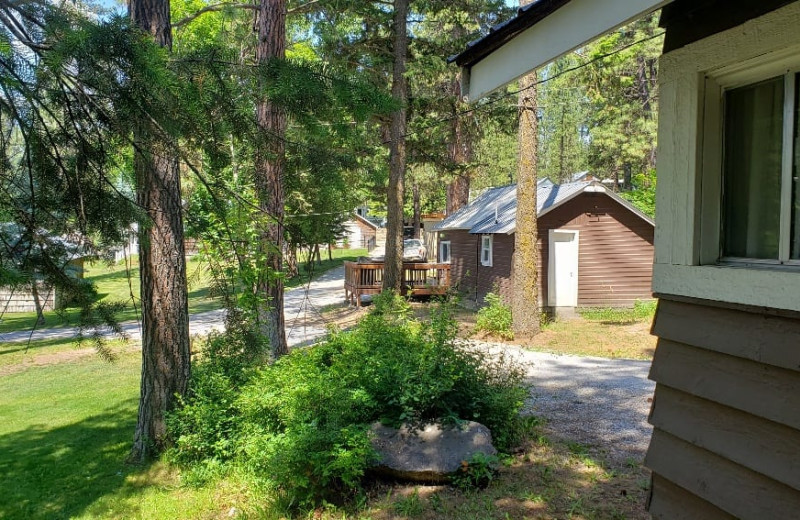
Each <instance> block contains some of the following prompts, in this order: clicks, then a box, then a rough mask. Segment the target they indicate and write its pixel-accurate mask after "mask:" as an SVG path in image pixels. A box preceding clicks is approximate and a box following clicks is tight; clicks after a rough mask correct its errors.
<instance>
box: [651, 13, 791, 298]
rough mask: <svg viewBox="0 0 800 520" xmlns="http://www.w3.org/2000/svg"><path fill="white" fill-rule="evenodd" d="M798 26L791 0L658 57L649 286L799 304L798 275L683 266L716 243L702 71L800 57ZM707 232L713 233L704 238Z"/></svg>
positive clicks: (712, 149)
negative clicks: (653, 249) (652, 258)
mask: <svg viewBox="0 0 800 520" xmlns="http://www.w3.org/2000/svg"><path fill="white" fill-rule="evenodd" d="M798 27H800V3H798V2H795V3H792V4H790V5H787V6H785V7H783V8H781V9H778V10H776V11H773V12H771V13H769V14H767V15H764V16H762V17H759V18H756V19H753V20H750V21H749V22H747V23H744V24H742V25H740V26H737V27H735V28H733V29H729V30H727V31H724V32H721V33H718V34H715V35H713V36H710V37H708V38H705V39H703V40H700V41H697V42H695V43H692V44H689V45H687V46H685V47H682V48H680V49H677V50H675V51H672V52H670V53H668V54H665V55H663V56H662V57H661V59H660V62H659V128H658V135H659V142H658V147H659V149H658V190H657V194H656V208H658V209H657V211H658V215H657V219H656V235H655V237H656V239H655V242H656V256H655V266H654V269H653V291H654V292H656V293H663V294H682V295H687V296H692V297H696V298H707V299H710V300H720V301H728V302H734V303H741V304H746V305H747V304H750V305H766V306H770V307H776V308H782V309H790V310H800V298H797V297H796V296H795V295H797V294H799V292H798V291H800V276H798V275H787V274H786V273H782V272H777V271H768V270H760V271H757V270H754V269H734V268H724V269H722V270H720V268H717V267H716V266H703V267H702V268H701V269H682V268H681V267H682V266H698V265H700V263H701V256H704V257H705V259H706V260H707V259H708V254H705V255H703V248H705V249H706V250H708V249H711V250H715V249H716V248H717V247H718V243H717V242H716V240H713V239H714V234H713V232H712V230H714V229H716V228H718V226H719V224H718V219H719V214H718V204H716V205H715V204H713V203H712V202H713V201H714V200H717V199H718V197H719V188H718V186H719V179H718V173H716V174H715V173H714V172H712V171H709V170H710V169H712V168H714V167H718V162H717V163H715V161H713V160H712V158H713V157H714V155H715V154H716V155H718V154H719V151H718V150H716V146H715V145H714V143H715V142H717V141H718V140H717V139H716V137H715V136H714V135H708V136H706V135H704V134H703V132H702V130H703V125H704V116H705V115H706V112H707V111H706V106H705V103H704V100H705V88H706V81H705V79H704V78H705V77H706V76H725V75H726V74H732V73H736V72H740V71H743V70H747V69H748V67H749V68H754V67H756V66H761V64H762V63H765V62H769V61H775V62H777V63H780V62H785V61H786V60H787V57H792V56H794V57H798V56H800V31H798V30H797V28H798ZM753 60H756V61H753ZM710 109H716V107H710ZM704 144H705V145H708V146H707V147H706V148H704ZM704 166H705V167H706V171H704V169H703V168H704ZM701 196H705V199H703V200H701V198H702V197H701ZM702 202H705V203H704V204H703V203H702ZM709 208H710V209H709ZM704 234H705V235H706V237H708V236H709V235H710V236H711V239H708V238H707V239H706V242H705V243H703V242H702V240H703V235H704ZM745 287H746V288H747V289H746V290H742V288H745Z"/></svg>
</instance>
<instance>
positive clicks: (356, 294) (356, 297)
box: [344, 262, 450, 307]
mask: <svg viewBox="0 0 800 520" xmlns="http://www.w3.org/2000/svg"><path fill="white" fill-rule="evenodd" d="M382 284H383V262H370V263H359V262H345V263H344V295H345V298H346V299H347V301H349V302H350V304H352V305H355V306H357V307H360V306H361V296H363V295H365V294H379V293H380V292H381V289H382ZM449 288H450V264H430V263H422V262H403V294H412V295H414V296H423V295H433V294H445V293H446V292H447V290H448V289H449Z"/></svg>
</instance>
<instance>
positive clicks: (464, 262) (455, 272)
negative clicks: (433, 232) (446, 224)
mask: <svg viewBox="0 0 800 520" xmlns="http://www.w3.org/2000/svg"><path fill="white" fill-rule="evenodd" d="M439 240H440V241H442V240H445V241H446V240H449V241H450V283H451V284H452V286H453V287H455V288H456V290H457V291H458V292H459V294H461V297H462V298H464V299H465V300H467V301H472V302H474V301H476V290H477V282H476V280H477V276H478V246H479V243H480V236H478V235H470V234H469V232H468V231H445V232H444V233H439Z"/></svg>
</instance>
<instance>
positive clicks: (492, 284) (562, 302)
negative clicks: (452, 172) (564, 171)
mask: <svg viewBox="0 0 800 520" xmlns="http://www.w3.org/2000/svg"><path fill="white" fill-rule="evenodd" d="M537 200H538V206H539V207H538V228H539V239H538V246H539V283H540V286H539V295H540V300H541V303H542V305H543V306H545V307H550V308H554V309H559V308H572V307H608V306H631V305H633V304H634V302H636V300H641V299H651V298H652V292H651V289H650V284H651V279H652V274H653V231H654V224H653V220H652V219H650V218H649V217H648V216H647V215H645V214H644V213H642V212H641V211H639V210H638V209H637V208H635V207H634V206H633V205H631V204H630V203H629V202H628V201H626V200H624V199H622V198H621V197H619V196H618V195H617V194H615V193H613V192H611V191H609V190H608V189H607V188H605V187H604V186H603V185H602V184H600V183H597V182H574V183H567V184H560V185H553V184H552V183H542V184H540V185H539V188H538V190H537ZM516 209H517V200H516V186H514V185H512V186H504V187H501V188H491V189H489V190H487V191H485V192H484V193H482V194H481V195H480V196H479V197H477V198H476V199H475V200H474V201H473V202H472V203H470V204H469V205H467V206H466V207H464V208H462V209H461V210H459V211H458V212H456V213H454V214H452V215H450V216H449V217H448V218H446V219H445V220H444V221H442V222H441V223H439V224H438V225H437V226H436V228H435V229H436V230H438V232H439V244H440V246H439V261H440V262H444V261H449V262H450V270H451V272H450V276H451V280H452V283H453V284H454V285H455V286H457V288H458V290H459V292H460V293H461V294H462V295H463V297H464V298H465V299H467V300H468V301H470V302H474V303H475V304H477V305H481V304H482V303H483V300H484V298H485V296H486V293H488V292H490V291H495V290H497V291H498V292H499V294H500V295H501V297H502V298H503V300H504V301H506V303H509V304H510V303H511V298H512V294H513V284H514V273H513V268H512V266H513V264H514V262H513V256H514V233H515V227H516V225H515V223H516V220H515V219H516Z"/></svg>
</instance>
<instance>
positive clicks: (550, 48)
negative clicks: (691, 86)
mask: <svg viewBox="0 0 800 520" xmlns="http://www.w3.org/2000/svg"><path fill="white" fill-rule="evenodd" d="M671 1H672V0H539V1H538V2H536V3H534V4H532V5H530V6H528V8H527V9H525V10H520V14H519V15H518V16H517V17H516V18H513V19H512V20H509V21H508V22H505V23H504V24H500V25H499V26H497V27H496V28H495V30H494V32H491V33H490V34H489V35H488V36H486V37H484V38H481V39H480V40H477V41H476V42H474V43H472V44H471V45H470V47H469V48H467V49H466V50H465V51H464V52H462V53H461V54H459V55H457V56H455V57H454V58H453V61H455V62H456V63H457V64H458V65H459V66H461V69H462V70H461V83H462V85H461V92H462V94H463V95H464V96H465V97H466V98H467V99H468V100H469V101H477V100H478V99H480V98H482V97H484V96H486V95H488V94H490V93H491V92H493V91H495V90H497V89H499V88H501V87H503V86H505V85H507V84H509V83H511V82H512V81H514V80H516V79H518V78H520V77H522V76H524V75H526V74H528V73H529V72H531V71H533V70H536V69H538V68H540V67H542V66H544V65H546V64H548V63H550V62H552V61H553V60H555V59H557V58H559V57H561V56H563V55H564V54H566V53H568V52H570V51H573V50H574V49H577V48H578V47H580V46H582V45H585V44H586V43H588V42H590V41H592V40H594V39H595V38H597V37H599V36H601V35H603V34H605V33H607V32H609V31H612V30H614V29H616V28H618V27H620V26H622V25H624V24H626V23H628V22H630V21H632V20H635V19H637V18H640V17H641V16H643V15H645V14H647V13H650V12H652V11H655V10H656V9H659V8H661V7H662V6H664V5H666V4H668V3H670V2H671ZM589 13H590V14H589Z"/></svg>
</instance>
